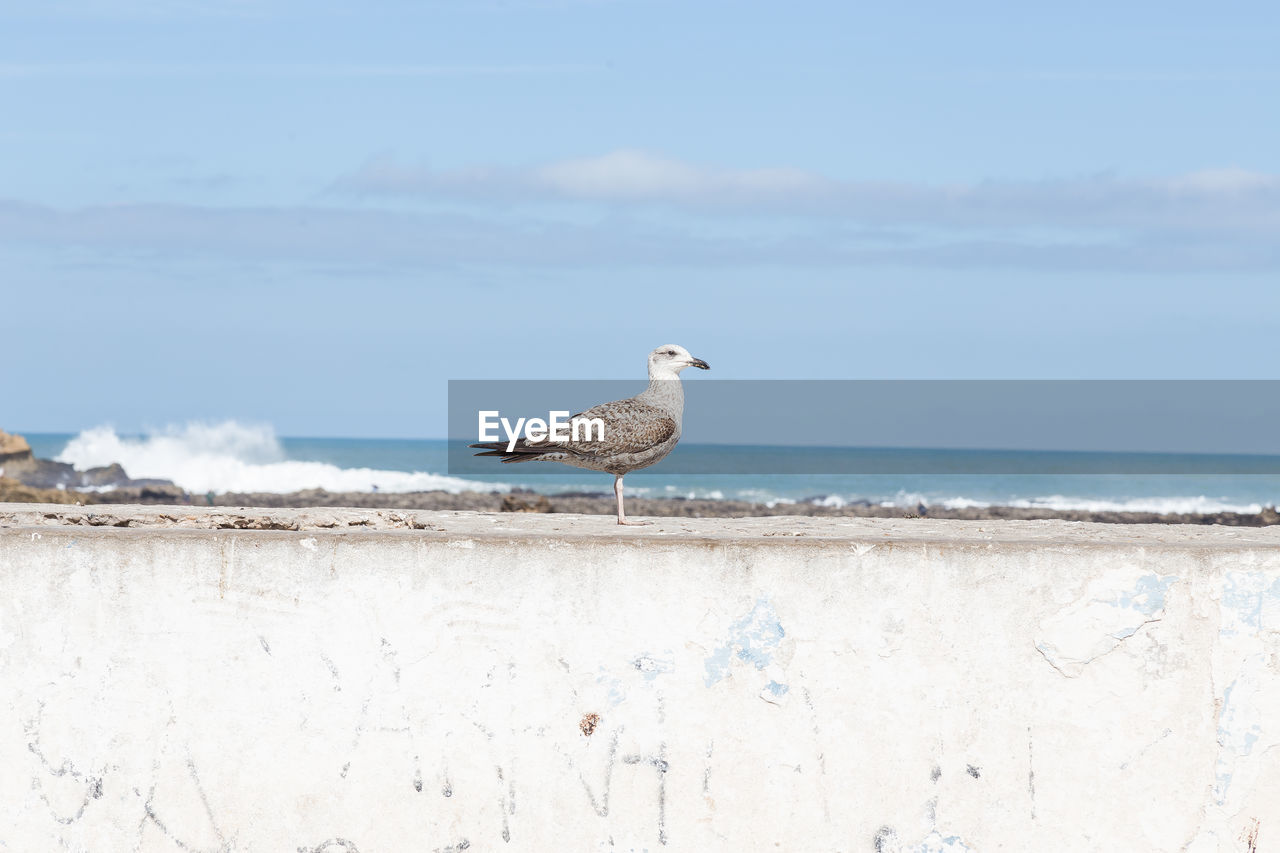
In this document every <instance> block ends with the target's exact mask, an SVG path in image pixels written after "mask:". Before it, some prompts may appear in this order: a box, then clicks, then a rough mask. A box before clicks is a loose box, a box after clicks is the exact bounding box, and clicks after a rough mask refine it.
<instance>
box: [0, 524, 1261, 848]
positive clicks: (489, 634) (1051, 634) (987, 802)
mask: <svg viewBox="0 0 1280 853" xmlns="http://www.w3.org/2000/svg"><path fill="white" fill-rule="evenodd" d="M165 516H168V517H167V518H166V517H165ZM393 516H394V517H393ZM126 522H127V524H128V525H129V526H128V527H124V526H121V525H123V524H124V523H126ZM255 527H257V528H274V529H251V528H255ZM289 528H296V529H289ZM0 690H2V692H0V768H3V770H2V772H0V850H2V851H24V853H25V851H46V850H47V851H57V850H73V851H95V853H98V851H144V852H145V853H150V851H175V850H202V851H264V853H265V851H273V853H274V851H314V853H350V851H362V853H371V852H372V851H402V850H405V851H407V850H450V849H451V850H455V851H456V850H462V849H470V850H539V851H541V850H573V851H578V850H660V849H675V850H788V851H791V850H800V851H835V850H839V851H877V850H879V851H881V853H884V851H895V850H910V851H936V850H950V851H958V850H998V849H1005V850H1106V851H1114V850H1144V851H1145V850H1182V849H1190V850H1195V851H1201V850H1241V851H1245V850H1249V849H1251V848H1250V845H1256V847H1257V849H1259V850H1266V849H1268V848H1269V847H1271V846H1274V845H1275V844H1276V843H1277V839H1280V825H1277V824H1280V817H1277V810H1276V806H1275V804H1276V803H1277V802H1280V761H1277V760H1276V758H1275V755H1276V754H1277V753H1272V752H1270V750H1271V749H1272V747H1273V746H1275V745H1276V743H1277V742H1280V715H1278V714H1277V709H1280V529H1243V528H1232V529H1224V528H1209V527H1159V526H1157V527H1133V526H1125V527H1111V526H1105V525H1088V524H1077V523H1063V522H947V521H934V520H922V519H913V520H905V519H903V520H875V519H838V520H837V519H808V518H770V519H745V520H724V519H706V520H695V519H663V520H661V521H659V522H658V523H657V524H655V525H654V526H652V527H648V528H636V529H618V528H617V527H616V526H614V525H613V524H612V521H611V520H610V519H607V518H589V517H575V516H557V515H539V516H528V515H521V516H516V515H478V514H470V513H439V514H435V513H424V512H418V513H401V514H395V513H389V512H387V511H373V510H366V511H346V510H327V509H326V510H296V511H295V510H271V511H269V512H255V511H253V510H241V511H233V510H227V509H218V510H196V509H190V508H163V507H150V508H127V507H112V508H111V509H110V511H109V512H106V511H104V510H102V509H101V508H97V507H85V508H75V507H72V508H66V507H51V506H47V505H39V506H33V505H17V506H14V505H9V506H4V507H0ZM593 715H594V716H593ZM587 731H589V732H590V734H589V735H588V734H586V733H585V732H587Z"/></svg>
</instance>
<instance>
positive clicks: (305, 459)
mask: <svg viewBox="0 0 1280 853" xmlns="http://www.w3.org/2000/svg"><path fill="white" fill-rule="evenodd" d="M24 435H25V436H26V438H27V440H28V441H29V442H30V443H31V446H32V449H33V450H34V451H35V454H36V455H37V456H40V457H44V458H52V459H57V460H59V461H62V462H69V463H71V464H73V465H74V466H75V467H76V468H78V469H85V468H91V467H95V466H100V465H108V464H111V463H113V462H118V463H120V464H121V465H123V466H124V468H125V470H126V472H127V473H128V474H129V475H130V476H131V477H134V478H151V477H155V478H162V479H167V480H172V481H173V482H174V483H176V484H178V485H179V486H181V487H182V488H184V489H186V490H188V491H190V492H192V493H193V494H205V493H208V492H214V493H222V492H279V493H287V492H294V491H299V490H302V489H311V488H322V489H326V490H328V491H331V492H372V491H381V492H413V491H431V490H443V491H449V492H460V491H501V492H505V491H510V490H511V489H520V488H523V489H532V490H534V491H538V492H542V493H545V494H556V493H564V492H579V493H581V492H592V493H600V494H607V493H610V492H611V490H612V478H611V477H610V476H609V475H607V474H601V473H594V472H589V471H580V470H577V469H573V468H569V467H566V466H564V465H560V464H557V463H525V464H520V465H502V464H500V463H498V462H497V460H494V465H493V467H494V473H493V474H470V473H468V474H466V475H453V474H450V473H449V470H448V460H449V453H448V451H449V443H448V442H447V441H445V440H443V439H367V438H292V437H287V436H284V437H282V436H278V435H276V433H275V430H274V429H273V428H272V427H270V426H268V425H262V424H243V423H238V422H234V421H227V422H223V423H214V424H204V423H189V424H184V425H180V426H173V427H168V428H165V429H160V430H155V431H152V432H150V433H147V434H145V435H127V434H124V435H122V434H119V433H117V432H116V431H115V430H113V429H111V428H110V427H94V428H91V429H86V430H84V431H82V432H80V433H78V434H52V433H43V434H42V433H35V434H32V433H24ZM731 452H733V451H732V450H730V449H728V448H725V447H716V446H703V445H696V444H689V445H686V444H684V443H682V444H680V445H679V446H678V447H677V448H676V450H675V451H674V453H673V457H674V456H675V455H676V454H680V455H681V456H682V457H683V462H684V463H686V464H685V466H684V467H686V468H689V467H691V468H697V465H696V464H695V465H692V466H690V465H687V463H688V462H689V461H690V460H694V461H695V462H696V461H697V459H698V456H697V455H698V454H703V455H705V456H706V457H707V458H710V457H713V456H719V457H723V456H724V455H725V454H726V453H731ZM769 452H771V453H773V454H774V455H775V457H776V456H777V455H778V454H783V455H786V454H793V455H795V456H796V458H797V459H798V460H801V461H803V462H805V464H798V465H797V466H796V467H797V469H799V470H812V468H813V466H812V464H809V463H811V462H812V459H813V457H812V454H814V453H819V452H820V453H822V454H824V455H826V456H828V457H829V456H830V455H831V454H837V455H838V454H842V453H844V454H862V457H861V458H866V457H867V456H868V454H870V455H871V456H872V457H874V456H875V455H876V454H877V453H880V451H874V450H867V449H855V448H845V449H840V448H835V449H831V448H826V449H822V450H821V451H819V450H817V449H815V448H778V447H775V448H769ZM891 452H892V451H887V450H886V451H883V453H886V454H887V453H891ZM914 452H915V453H917V454H919V453H925V454H928V455H929V457H928V458H929V460H930V464H929V466H928V467H929V468H930V470H931V471H936V472H938V473H903V474H891V473H878V474H825V473H803V474H800V473H792V474H778V473H774V474H753V473H735V474H687V473H665V472H664V471H663V464H665V463H660V464H659V465H658V466H655V467H654V468H653V469H648V470H646V471H639V472H636V473H634V474H630V475H628V476H627V478H626V483H627V493H628V494H629V495H642V496H646V497H686V498H705V499H713V500H746V501H754V502H758V503H765V504H777V503H785V502H802V501H803V502H813V503H820V504H825V505H829V506H841V505H848V504H853V503H859V502H863V503H869V504H878V505H886V506H897V507H902V508H904V509H913V508H915V507H917V506H919V505H920V504H924V505H926V506H940V507H947V508H962V507H982V506H996V505H1001V506H1015V507H1036V508H1046V509H1059V510H1065V509H1081V510H1090V511H1109V510H1115V511H1126V510H1127V511H1140V512H1160V513H1174V512H1177V513H1211V512H1240V513H1256V512H1259V511H1260V510H1261V509H1262V508H1263V507H1264V506H1274V505H1276V504H1277V502H1280V475H1276V474H1239V473H1235V474H1223V473H1196V474H1188V473H1177V474H1173V473H1160V470H1161V466H1166V467H1167V469H1168V470H1176V471H1186V470H1188V469H1189V468H1194V466H1192V465H1188V464H1187V459H1185V458H1180V457H1178V456H1177V455H1176V454H1162V455H1160V456H1157V457H1151V458H1150V459H1147V461H1146V462H1145V463H1144V464H1143V465H1142V466H1137V467H1140V468H1141V469H1142V470H1143V473H1140V474H1137V473H1128V474H1096V473H1095V474H1064V473H994V472H995V471H998V470H1000V469H1002V468H1007V467H1008V466H1007V465H1002V464H996V463H998V462H999V461H1000V460H1001V459H1006V458H1007V457H1008V453H1007V452H1003V453H1002V452H998V451H990V452H989V453H990V455H991V459H992V462H993V464H991V465H990V466H987V467H989V468H990V469H991V471H992V472H988V473H972V471H974V469H975V468H978V469H981V468H982V467H983V466H982V465H981V464H979V465H976V466H975V464H974V460H975V458H977V459H979V460H981V459H982V456H981V454H983V453H984V452H986V451H973V450H964V451H959V450H957V451H948V450H929V451H914ZM975 454H978V456H977V457H975ZM1094 456H1095V457H1097V456H1102V454H1094ZM673 457H669V458H673ZM997 457H999V458H997ZM1151 460H1155V461H1154V462H1152V461H1151ZM1086 461H1087V459H1086ZM708 467H713V466H708ZM832 467H833V468H837V469H838V468H845V469H848V468H849V467H850V466H849V465H839V464H835V465H833V466H832ZM1133 467H1134V466H1130V468H1133ZM951 469H959V470H964V471H969V472H970V473H942V472H946V471H948V470H951ZM1267 469H1268V470H1272V471H1274V470H1276V466H1275V465H1268V466H1267Z"/></svg>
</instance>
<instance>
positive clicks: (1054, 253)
mask: <svg viewBox="0 0 1280 853" xmlns="http://www.w3.org/2000/svg"><path fill="white" fill-rule="evenodd" d="M5 243H7V244H10V245H13V246H16V247H20V248H22V249H23V250H24V251H26V250H33V249H35V250H39V249H41V248H43V249H45V250H53V251H54V252H55V253H62V252H64V250H69V249H70V250H76V251H77V252H79V253H80V254H81V255H82V256H85V254H86V253H87V255H88V256H98V257H102V258H115V259H122V258H135V259H138V258H142V259H152V258H161V257H163V258H168V259H177V260H180V261H181V260H192V259H195V260H200V259H209V258H213V259H222V260H224V261H232V262H236V263H246V264H261V263H280V262H283V263H289V264H296V265H306V266H309V267H315V266H322V265H337V266H365V267H382V268H395V269H408V270H419V269H440V268H450V269H452V268H457V267H467V266H469V267H475V268H482V267H516V268H522V269H527V268H571V267H591V268H603V269H608V268H616V267H618V266H632V267H644V268H661V267H677V266H689V267H708V268H721V269H732V268H747V267H785V268H793V269H796V270H802V269H807V268H859V267H884V266H894V267H920V268H942V269H958V268H964V269H1001V268H1009V269H1028V270H1039V271H1080V270H1097V271H1127V272H1160V273H1187V272H1209V271H1259V270H1276V269H1280V241H1277V240H1275V239H1274V237H1270V236H1268V237H1267V238H1266V239H1257V238H1255V237H1253V236H1252V235H1233V234H1226V235H1224V234H1216V235H1209V234H1203V233H1196V232H1176V231H1152V232H1147V233H1141V234H1135V235H1113V234H1103V235H1100V236H1099V235H1081V234H1072V235H1034V234H1029V233H1018V232H1014V231H1012V230H999V229H996V230H988V231H986V232H970V233H967V234H966V233H965V232H938V231H928V230H912V229H896V230H888V231H886V230H882V229H874V228H863V227H860V226H858V225H854V224H850V223H847V222H814V223H811V225H810V226H808V227H800V228H790V229H784V228H778V229H776V230H767V229H754V230H752V229H748V230H745V231H743V230H736V231H735V230H734V229H732V228H728V227H719V228H700V227H694V226H691V225H690V224H689V223H688V222H683V221H681V222H674V221H669V220H662V219H657V220H655V221H645V220H643V219H636V218H624V219H621V220H620V219H618V218H615V217H603V218H600V219H598V220H594V221H578V222H566V221H563V220H554V219H549V218H545V217H544V218H538V217H535V216H527V217H524V218H518V217H512V216H510V215H501V216H498V217H491V216H485V215H480V214H470V213H456V212H449V213H441V212H434V213H410V212H403V211H388V210H370V209H367V208H339V207H322V206H311V207H215V206H200V205H147V204H136V205H115V206H91V207H82V208H74V209H58V208H52V207H48V206H45V205H38V204H29V203H23V202H18V201H0V244H5Z"/></svg>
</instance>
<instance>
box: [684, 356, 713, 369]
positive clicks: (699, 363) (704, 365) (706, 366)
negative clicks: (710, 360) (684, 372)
mask: <svg viewBox="0 0 1280 853" xmlns="http://www.w3.org/2000/svg"><path fill="white" fill-rule="evenodd" d="M689 363H690V364H691V365H693V366H694V367H700V368H702V369H703V370H710V369H711V365H709V364H707V363H706V362H705V361H703V360H702V359H700V358H695V359H694V360H693V361H691V362H689Z"/></svg>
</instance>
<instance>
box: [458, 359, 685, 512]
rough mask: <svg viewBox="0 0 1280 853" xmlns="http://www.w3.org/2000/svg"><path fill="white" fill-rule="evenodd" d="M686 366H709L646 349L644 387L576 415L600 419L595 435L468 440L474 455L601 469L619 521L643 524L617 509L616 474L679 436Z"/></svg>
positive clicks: (660, 452)
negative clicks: (601, 425) (610, 485)
mask: <svg viewBox="0 0 1280 853" xmlns="http://www.w3.org/2000/svg"><path fill="white" fill-rule="evenodd" d="M686 367H697V368H700V369H702V370H710V369H711V365H709V364H707V363H706V362H705V361H703V360H702V359H700V358H694V357H693V356H691V355H690V354H689V351H688V350H687V349H685V348H684V347H682V346H676V345H675V344H665V345H664V346H660V347H658V348H657V349H656V350H654V351H653V352H651V353H649V387H648V388H646V389H644V391H642V392H640V393H639V394H637V395H636V396H634V397H628V398H627V399H625V400H614V401H613V402H612V403H601V404H600V405H598V406H593V407H592V408H590V409H587V410H586V411H585V412H580V413H578V414H576V415H574V416H573V417H572V418H570V419H569V420H570V421H571V422H572V421H574V420H576V419H578V418H588V419H589V418H599V419H600V420H601V421H603V423H604V435H603V437H599V436H596V437H595V438H596V440H588V438H579V439H577V440H574V439H572V438H570V439H560V440H552V439H551V438H550V437H548V438H546V439H544V440H541V441H533V442H531V441H528V440H527V439H520V440H519V441H517V442H516V444H515V446H514V447H511V448H510V449H508V445H507V444H506V443H505V442H501V441H493V442H485V443H483V444H473V445H471V447H474V448H479V449H481V450H483V451H484V452H483V453H477V454H476V456H500V457H502V461H503V462H504V463H505V462H529V461H534V462H563V463H564V464H566V465H573V466H574V467H577V468H589V469H591V470H592V471H607V472H608V473H610V474H612V475H613V477H614V480H613V493H614V495H616V496H617V498H618V523H619V524H645V523H646V522H643V521H627V514H626V512H625V511H624V510H623V508H622V477H623V475H625V474H630V473H631V472H632V471H638V470H639V469H641V468H647V467H649V466H650V465H653V464H654V463H655V462H658V461H660V460H661V459H662V458H663V457H665V456H666V455H667V454H668V453H670V452H671V449H672V448H673V447H675V446H676V442H677V441H679V440H680V419H681V417H682V416H683V415H684V387H683V386H682V385H681V384H680V371H682V370H684V369H685V368H686Z"/></svg>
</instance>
